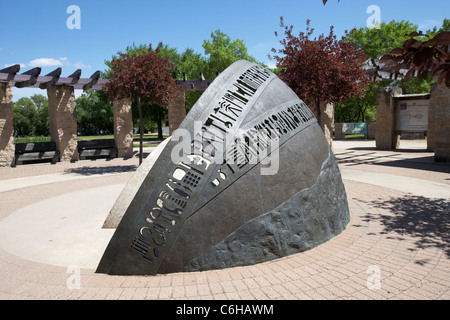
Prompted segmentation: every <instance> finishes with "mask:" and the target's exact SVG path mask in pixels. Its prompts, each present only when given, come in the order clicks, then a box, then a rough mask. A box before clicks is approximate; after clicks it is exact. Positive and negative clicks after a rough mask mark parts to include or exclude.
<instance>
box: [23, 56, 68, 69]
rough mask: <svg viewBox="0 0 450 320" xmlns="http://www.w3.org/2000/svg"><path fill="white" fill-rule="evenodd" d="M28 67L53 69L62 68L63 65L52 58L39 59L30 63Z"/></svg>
mask: <svg viewBox="0 0 450 320" xmlns="http://www.w3.org/2000/svg"><path fill="white" fill-rule="evenodd" d="M28 65H30V66H32V67H55V66H62V65H63V63H62V62H61V61H59V60H56V59H53V58H39V59H34V60H32V61H30V62H29V63H28Z"/></svg>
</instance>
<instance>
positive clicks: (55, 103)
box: [0, 64, 213, 166]
mask: <svg viewBox="0 0 450 320" xmlns="http://www.w3.org/2000/svg"><path fill="white" fill-rule="evenodd" d="M20 69H21V68H20V65H18V64H16V65H13V66H10V67H7V68H4V69H1V70H0V166H9V165H11V164H12V163H13V162H14V157H15V155H14V154H15V144H14V136H13V133H14V128H13V112H12V95H13V92H12V91H13V90H12V89H13V87H14V88H39V89H42V90H46V91H47V96H48V101H49V123H50V136H51V140H52V142H54V143H55V144H56V149H57V151H58V153H59V154H60V155H61V157H60V159H61V161H76V160H79V154H78V151H77V145H78V143H77V123H76V105H75V95H74V90H83V91H88V90H102V89H103V86H104V85H105V84H106V83H108V79H101V78H100V75H101V74H100V71H95V72H94V73H93V74H92V75H91V76H90V77H89V78H82V77H81V73H82V71H81V69H78V70H76V71H75V72H73V73H72V74H71V75H69V76H67V77H62V76H61V73H62V68H56V69H55V70H53V71H52V72H50V73H48V74H46V75H41V68H40V67H36V68H33V69H30V70H28V71H25V72H23V73H19V72H20ZM199 76H200V79H198V80H188V79H187V78H186V75H185V74H183V80H177V81H176V83H177V85H178V86H179V88H180V92H179V95H178V97H176V98H175V99H174V100H173V101H171V102H169V105H168V113H169V114H168V116H169V133H170V134H171V133H172V132H173V131H174V130H175V129H176V128H178V126H179V124H180V123H181V122H182V121H183V119H184V117H185V116H186V108H185V94H184V92H185V91H188V90H189V91H190V90H205V89H206V88H208V86H209V85H210V84H211V83H212V81H213V80H206V79H205V78H204V76H203V74H201V73H200V75H199ZM113 113H114V141H115V144H116V146H117V149H118V156H119V157H131V156H132V155H133V144H132V141H133V123H132V117H131V100H130V99H123V100H120V101H113Z"/></svg>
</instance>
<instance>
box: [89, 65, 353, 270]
mask: <svg viewBox="0 0 450 320" xmlns="http://www.w3.org/2000/svg"><path fill="white" fill-rule="evenodd" d="M136 174H145V177H141V178H140V179H135V181H139V182H136V183H139V184H140V185H139V186H138V187H136V186H134V187H130V186H128V189H130V190H134V191H133V193H134V197H133V199H132V200H131V201H128V202H127V203H129V205H128V207H127V209H126V210H125V209H124V210H125V212H124V213H123V216H122V217H121V219H120V223H119V225H118V226H117V229H116V231H115V233H114V235H113V237H112V239H111V241H110V243H109V245H108V247H107V248H106V250H105V252H104V255H103V257H102V259H101V261H100V263H99V265H98V268H97V272H101V273H108V274H114V275H117V274H121V275H122V274H133V275H138V274H141V275H154V274H158V273H171V272H181V271H197V270H207V269H217V268H226V267H233V266H241V265H249V264H255V263H260V262H263V261H268V260H272V259H276V258H280V257H283V256H286V255H289V254H293V253H297V252H301V251H304V250H308V249H310V248H313V247H315V246H317V245H319V244H321V243H323V242H325V241H327V240H329V239H330V238H332V237H334V236H336V235H337V234H339V233H340V232H341V231H342V230H344V229H345V227H346V225H347V223H348V221H349V211H348V204H347V197H346V193H345V189H344V185H343V183H342V179H341V176H340V172H339V169H338V166H337V163H336V161H335V158H334V155H333V153H332V151H331V148H330V146H329V144H328V143H327V141H326V139H325V137H324V134H323V132H322V131H321V129H320V127H319V126H318V124H317V120H316V119H315V117H314V115H313V113H312V112H311V111H310V109H309V108H308V107H307V105H306V104H305V103H304V102H303V101H301V100H300V99H299V98H298V97H297V96H296V94H295V93H294V92H293V91H292V90H291V89H290V88H289V87H288V86H287V85H286V84H285V83H284V82H282V81H281V80H280V79H279V78H278V77H277V76H276V75H275V74H273V73H272V72H270V71H269V70H267V69H265V68H263V67H261V66H260V65H257V64H254V63H251V62H248V61H245V60H241V61H238V62H235V63H234V64H232V65H231V66H230V67H229V68H227V69H226V70H225V71H224V72H223V73H221V74H220V75H219V76H218V77H217V78H216V79H215V80H214V81H213V83H212V84H211V85H210V87H209V88H208V89H207V90H206V91H205V92H204V93H203V95H202V96H201V97H200V99H199V100H198V101H197V103H196V104H195V105H194V107H193V108H192V109H191V111H190V112H189V113H188V114H187V116H186V118H185V120H184V121H183V122H182V123H181V125H180V127H179V129H178V130H176V131H175V132H174V134H173V135H172V137H171V139H170V141H168V142H167V144H166V145H165V147H164V148H163V150H161V151H160V154H159V156H158V157H157V159H156V161H155V159H152V164H151V166H150V167H149V169H146V170H141V171H140V172H139V170H138V171H137V172H136ZM128 197H130V195H128Z"/></svg>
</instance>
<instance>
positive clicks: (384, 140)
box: [375, 87, 402, 150]
mask: <svg viewBox="0 0 450 320" xmlns="http://www.w3.org/2000/svg"><path fill="white" fill-rule="evenodd" d="M401 93H402V89H401V88H397V87H384V88H378V91H377V112H376V130H375V144H376V148H377V149H381V150H394V149H396V148H398V147H399V146H400V135H398V134H396V133H395V128H396V123H397V110H396V107H397V103H396V101H395V99H394V97H395V96H398V95H400V94H401Z"/></svg>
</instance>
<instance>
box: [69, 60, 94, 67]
mask: <svg viewBox="0 0 450 320" xmlns="http://www.w3.org/2000/svg"><path fill="white" fill-rule="evenodd" d="M70 65H71V66H72V67H75V68H77V69H82V68H87V69H90V68H92V67H91V66H90V65H85V64H84V63H83V61H81V60H79V61H77V62H75V63H72V64H70Z"/></svg>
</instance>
